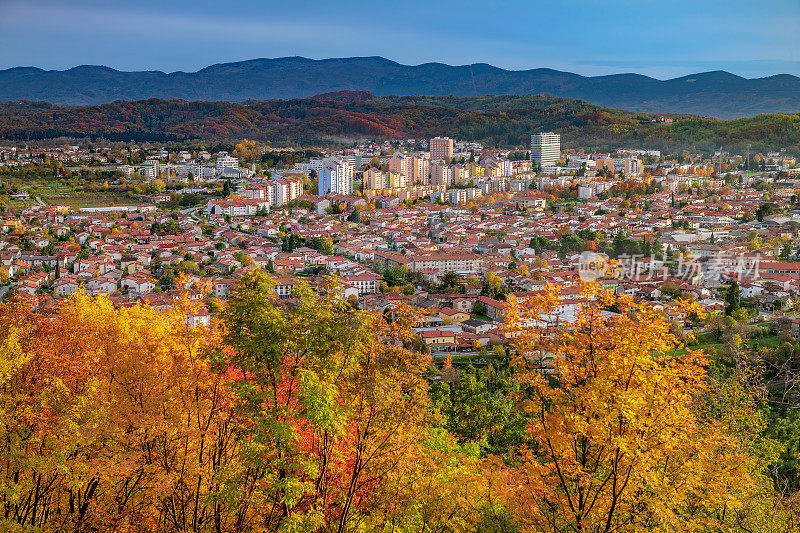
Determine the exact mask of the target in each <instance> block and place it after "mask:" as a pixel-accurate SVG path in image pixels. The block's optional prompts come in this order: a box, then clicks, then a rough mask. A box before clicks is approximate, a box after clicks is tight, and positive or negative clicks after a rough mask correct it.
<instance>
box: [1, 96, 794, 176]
mask: <svg viewBox="0 0 800 533" xmlns="http://www.w3.org/2000/svg"><path fill="white" fill-rule="evenodd" d="M331 98H333V97H331ZM670 117H672V118H673V119H674V120H675V123H674V124H666V123H663V122H660V121H659V119H660V118H663V115H653V114H648V113H638V112H631V111H623V110H619V109H611V108H603V107H599V106H596V105H593V104H590V103H588V102H584V101H582V100H573V99H568V98H556V97H551V96H480V97H471V98H466V97H458V98H456V97H415V96H404V97H373V98H354V99H347V98H333V99H331V100H323V99H319V98H312V99H296V100H268V101H251V102H247V103H246V104H233V103H227V102H186V101H180V100H157V99H152V100H143V101H137V102H114V103H110V104H103V105H99V106H82V107H57V106H52V105H49V104H41V103H31V102H4V103H0V137H1V138H5V139H10V140H34V139H44V138H54V137H61V136H70V137H86V136H89V137H91V138H92V139H98V138H104V139H109V140H122V141H128V140H134V141H142V142H144V141H154V142H155V141H175V140H181V139H184V140H185V139H204V140H218V141H219V140H223V141H231V140H236V139H242V138H245V137H246V138H251V139H258V140H261V141H267V142H269V141H273V142H293V143H298V142H303V143H312V144H313V143H316V144H330V143H332V142H339V143H342V142H346V141H347V140H353V139H360V138H365V137H366V138H408V137H418V138H426V137H431V136H435V135H450V136H453V137H455V138H458V139H464V140H470V141H480V142H483V143H484V144H486V145H488V146H497V147H523V148H524V147H527V146H528V145H529V144H530V134H531V133H532V132H536V131H547V130H552V131H557V132H559V133H561V134H562V142H563V143H564V146H566V147H588V148H597V149H603V150H609V149H614V148H618V147H621V146H633V145H636V146H647V147H649V148H655V149H661V150H662V151H668V152H670V151H679V150H684V149H689V150H705V151H710V150H715V149H718V148H719V147H720V146H723V147H724V148H726V149H728V150H732V151H744V150H745V149H747V147H748V145H750V147H751V150H755V151H766V150H775V149H780V148H786V149H787V151H788V153H789V154H795V155H798V154H800V113H795V114H769V115H759V116H756V117H753V118H742V119H735V120H720V119H716V118H707V117H702V118H701V117H695V116H690V115H670ZM277 162H278V163H281V161H280V160H278V161H277Z"/></svg>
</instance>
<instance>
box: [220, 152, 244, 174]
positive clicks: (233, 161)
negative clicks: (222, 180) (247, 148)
mask: <svg viewBox="0 0 800 533" xmlns="http://www.w3.org/2000/svg"><path fill="white" fill-rule="evenodd" d="M226 168H239V160H238V159H237V158H235V157H231V156H229V155H228V152H220V153H219V156H218V157H217V173H218V174H222V171H223V170H224V169H226Z"/></svg>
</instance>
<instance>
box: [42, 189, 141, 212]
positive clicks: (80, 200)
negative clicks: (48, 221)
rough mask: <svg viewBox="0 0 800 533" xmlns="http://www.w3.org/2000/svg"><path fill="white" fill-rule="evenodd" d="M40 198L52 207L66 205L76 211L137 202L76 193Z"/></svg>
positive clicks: (101, 195)
mask: <svg viewBox="0 0 800 533" xmlns="http://www.w3.org/2000/svg"><path fill="white" fill-rule="evenodd" d="M38 196H40V198H41V199H42V200H44V201H45V202H47V203H48V204H50V205H53V204H64V205H68V206H70V207H73V208H75V209H79V208H81V207H111V206H118V205H132V204H135V203H136V201H135V200H132V199H130V198H127V197H124V196H122V197H120V196H115V195H111V194H102V193H75V194H72V195H58V196H56V195H52V196H41V195H38Z"/></svg>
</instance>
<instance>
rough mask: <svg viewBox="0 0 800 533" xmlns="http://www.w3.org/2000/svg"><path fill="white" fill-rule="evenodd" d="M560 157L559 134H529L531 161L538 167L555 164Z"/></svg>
mask: <svg viewBox="0 0 800 533" xmlns="http://www.w3.org/2000/svg"><path fill="white" fill-rule="evenodd" d="M560 158H561V135H559V134H558V133H553V132H547V133H534V134H533V135H531V161H534V162H536V163H537V164H538V165H539V166H540V167H548V166H552V165H555V164H556V161H558V160H559V159H560Z"/></svg>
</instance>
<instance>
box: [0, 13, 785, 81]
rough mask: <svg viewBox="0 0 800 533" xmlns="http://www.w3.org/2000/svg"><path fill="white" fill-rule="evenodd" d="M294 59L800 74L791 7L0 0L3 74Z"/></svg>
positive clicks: (589, 71)
mask: <svg viewBox="0 0 800 533" xmlns="http://www.w3.org/2000/svg"><path fill="white" fill-rule="evenodd" d="M294 55H300V56H305V57H310V58H314V59H321V58H327V57H345V56H372V55H380V56H384V57H387V58H389V59H393V60H395V61H398V62H401V63H405V64H419V63H426V62H431V61H438V62H442V63H449V64H468V63H479V62H483V63H490V64H493V65H496V66H499V67H503V68H510V69H526V68H537V67H549V68H555V69H559V70H567V71H571V72H577V73H579V74H585V75H600V74H611V73H617V72H638V73H641V74H646V75H649V76H653V77H657V78H661V79H664V78H670V77H676V76H681V75H685V74H691V73H695V72H701V71H706V70H718V69H719V70H727V71H730V72H733V73H734V74H739V75H742V76H746V77H760V76H767V75H771V74H778V73H789V74H794V75H800V0H759V1H755V0H727V1H725V0H719V1H707V0H694V1H686V0H671V1H661V0H639V1H632V0H550V1H546V2H539V1H538V0H505V1H504V0H496V1H494V2H490V1H475V0H440V1H438V2H432V1H425V2H423V1H417V0H408V1H404V2H366V1H338V2H336V1H324V2H323V1H309V0H284V1H270V0H267V1H255V0H250V1H237V0H230V1H227V2H220V1H213V2H212V1H208V0H174V1H171V0H161V1H154V0H142V1H139V2H118V1H115V0H61V1H52V0H0V68H8V67H13V66H38V67H42V68H47V69H64V68H69V67H73V66H76V65H82V64H92V65H107V66H110V67H113V68H117V69H121V70H163V71H167V72H171V71H176V70H183V71H194V70H197V69H200V68H202V67H204V66H207V65H210V64H214V63H221V62H228V61H239V60H244V59H253V58H258V57H282V56H294Z"/></svg>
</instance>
